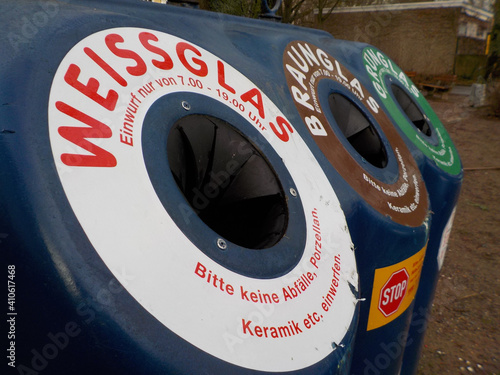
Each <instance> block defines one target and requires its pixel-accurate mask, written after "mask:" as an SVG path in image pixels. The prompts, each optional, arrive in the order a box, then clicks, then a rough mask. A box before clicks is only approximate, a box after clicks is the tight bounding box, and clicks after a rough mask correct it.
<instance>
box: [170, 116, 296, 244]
mask: <svg viewBox="0 0 500 375" xmlns="http://www.w3.org/2000/svg"><path fill="white" fill-rule="evenodd" d="M167 154H168V161H169V164H170V170H171V172H172V174H173V176H174V179H175V181H176V183H177V185H178V186H179V188H180V190H181V191H182V193H183V194H184V197H185V198H186V200H187V201H188V202H189V204H190V206H191V207H192V208H193V210H194V211H195V212H196V213H197V215H198V216H199V217H200V219H201V220H202V221H203V222H204V223H205V224H206V225H208V226H209V227H210V228H211V229H212V230H214V231H215V232H216V233H218V234H219V235H220V236H222V237H224V238H225V239H227V240H229V241H231V242H233V243H235V244H237V245H239V246H243V247H246V248H249V249H265V248H269V247H271V246H273V245H275V244H276V243H277V242H278V241H279V240H280V239H281V238H282V237H283V235H284V233H285V231H286V228H287V224H288V208H287V203H286V196H285V194H284V191H283V188H282V186H281V184H280V182H279V180H278V177H277V175H276V173H275V171H274V170H273V168H272V167H271V165H270V164H269V162H268V161H267V159H266V158H265V157H264V156H263V154H262V153H261V152H260V151H259V150H258V149H257V148H256V147H255V146H254V145H253V144H252V143H251V142H250V141H249V140H248V139H247V138H246V137H244V136H243V135H242V134H241V133H240V132H238V131H237V130H236V128H234V127H233V126H231V125H230V124H229V123H227V122H225V121H223V120H221V119H219V118H216V117H213V116H208V115H189V116H186V117H183V118H181V119H180V120H178V121H177V122H176V123H175V124H174V126H173V127H172V129H171V131H170V133H169V135H168V140H167Z"/></svg>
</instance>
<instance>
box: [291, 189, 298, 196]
mask: <svg viewBox="0 0 500 375" xmlns="http://www.w3.org/2000/svg"><path fill="white" fill-rule="evenodd" d="M290 194H292V196H294V197H296V196H297V190H295V189H294V188H290Z"/></svg>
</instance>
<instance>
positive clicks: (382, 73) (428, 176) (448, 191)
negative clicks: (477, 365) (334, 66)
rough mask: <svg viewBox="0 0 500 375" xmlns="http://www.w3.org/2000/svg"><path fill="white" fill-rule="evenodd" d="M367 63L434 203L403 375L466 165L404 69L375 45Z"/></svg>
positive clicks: (420, 332) (424, 316)
mask: <svg viewBox="0 0 500 375" xmlns="http://www.w3.org/2000/svg"><path fill="white" fill-rule="evenodd" d="M363 61H364V64H365V68H366V71H367V73H369V76H370V79H371V81H372V83H373V86H374V88H375V89H376V91H377V94H378V96H379V99H380V101H381V102H382V104H383V105H384V107H385V108H386V110H387V112H389V113H390V114H391V117H392V118H393V119H394V123H395V124H396V125H397V126H398V128H399V129H400V130H401V132H402V133H404V136H405V137H406V139H407V143H408V144H409V147H410V148H411V149H412V150H413V151H412V154H414V155H415V158H416V159H417V160H418V163H419V168H420V170H421V171H422V176H423V177H424V180H425V184H426V186H427V190H428V192H429V197H430V203H431V213H432V224H431V228H430V232H429V245H428V246H427V254H426V258H425V261H424V266H423V269H422V277H421V281H420V285H419V289H418V292H417V295H416V298H415V306H414V310H413V315H412V321H411V327H410V331H409V335H408V340H407V345H406V349H405V354H404V358H403V367H402V370H401V373H404V374H415V373H416V372H417V365H418V360H419V358H420V354H421V351H422V346H423V340H424V334H425V330H426V328H427V322H428V319H429V315H430V312H431V306H432V300H433V298H434V294H435V289H436V285H437V281H438V276H439V271H440V270H441V267H442V265H443V261H444V257H445V253H446V250H447V247H448V239H449V236H450V231H451V229H452V226H453V219H454V216H455V209H456V205H457V201H458V198H459V194H460V188H461V185H462V179H463V169H462V164H461V161H460V157H459V155H458V152H457V150H456V148H455V146H454V145H453V142H452V140H451V138H450V136H449V134H448V132H447V131H446V129H445V127H444V126H443V124H442V122H441V121H440V119H439V118H438V116H437V115H436V113H435V112H434V110H433V109H432V108H431V106H430V105H429V103H428V102H427V101H426V100H425V98H424V97H423V95H422V93H420V92H419V91H418V89H417V88H416V86H415V85H414V84H413V83H412V82H411V80H410V79H409V78H408V77H407V76H406V75H405V74H404V72H403V71H402V70H401V69H400V68H399V67H398V66H397V65H396V64H395V63H394V62H393V61H392V60H390V58H389V57H387V56H386V55H384V54H383V53H382V52H380V51H378V50H377V49H375V48H372V47H365V49H364V50H363ZM386 64H387V65H388V67H386V66H385V65H386ZM371 72H373V74H372V73H371ZM378 80H380V83H379V82H378ZM378 84H380V86H379V85H378Z"/></svg>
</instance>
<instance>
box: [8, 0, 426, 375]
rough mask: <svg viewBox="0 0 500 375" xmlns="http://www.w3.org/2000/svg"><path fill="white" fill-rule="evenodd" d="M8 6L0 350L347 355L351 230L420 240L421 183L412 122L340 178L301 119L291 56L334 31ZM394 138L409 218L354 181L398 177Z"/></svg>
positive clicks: (136, 362)
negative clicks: (381, 151)
mask: <svg viewBox="0 0 500 375" xmlns="http://www.w3.org/2000/svg"><path fill="white" fill-rule="evenodd" d="M0 7H1V12H0V24H1V25H2V29H3V32H2V36H1V38H0V49H1V51H2V54H1V57H0V77H1V78H0V98H1V100H0V102H1V105H0V118H1V120H2V125H1V127H0V160H2V163H1V165H0V176H1V179H0V240H1V242H0V247H1V251H2V253H3V254H5V255H4V256H3V257H2V263H3V265H4V266H3V267H2V269H3V270H4V272H6V273H7V275H8V277H9V288H10V289H9V298H10V299H9V305H8V308H9V309H8V312H7V315H8V319H9V321H8V322H9V323H8V324H9V346H8V355H9V356H8V361H9V362H8V370H12V373H41V372H46V373H53V374H59V373H71V374H89V373H103V372H110V373H120V374H144V373H151V374H160V373H161V374H197V373H201V372H203V373H207V374H253V373H262V374H265V373H273V374H276V373H287V374H314V375H316V374H332V373H335V374H348V373H349V372H350V365H351V360H352V345H353V342H354V335H355V331H356V327H357V323H358V319H359V316H360V315H359V314H360V303H359V298H360V286H359V276H358V265H357V263H356V261H357V260H356V254H355V251H353V250H356V251H357V249H356V246H357V245H356V244H354V245H353V242H355V241H354V239H355V238H357V239H359V238H360V237H362V235H361V233H362V232H363V231H364V230H363V228H362V226H364V225H368V226H370V228H366V229H367V230H366V231H365V233H366V234H367V235H368V236H373V235H374V234H375V233H376V231H377V230H383V231H384V233H392V234H394V239H395V242H394V244H389V243H388V242H389V241H388V240H384V242H383V243H382V245H381V247H380V248H379V250H377V249H375V250H373V251H382V250H383V249H385V248H386V247H389V246H392V247H391V249H395V248H396V247H398V248H399V247H401V248H403V249H405V250H404V251H403V252H408V253H412V252H414V251H413V250H416V248H417V247H418V250H419V251H420V249H421V248H422V247H423V246H424V243H425V238H426V231H425V229H424V226H423V225H422V222H423V221H424V217H425V216H426V214H425V213H426V210H427V206H426V202H427V201H426V192H425V188H424V186H423V184H421V180H420V176H419V175H418V173H417V172H418V170H417V168H416V167H415V166H414V165H413V161H411V159H410V157H409V153H408V152H407V150H406V149H404V147H403V146H404V144H403V143H400V144H398V147H399V149H398V152H397V153H396V154H394V151H390V152H389V154H388V157H387V159H388V160H389V161H388V164H389V166H388V170H391V173H392V174H391V176H383V175H381V174H380V173H376V172H375V170H374V167H373V168H372V167H367V168H368V169H369V170H370V171H372V170H373V173H368V172H366V176H367V178H369V180H368V181H366V180H359V181H358V182H351V183H346V182H344V181H343V180H342V179H341V178H339V176H340V174H339V173H338V172H337V171H336V170H335V167H336V166H333V165H332V164H331V163H330V161H329V160H328V159H327V158H326V157H325V156H324V155H323V152H322V150H321V149H320V147H319V146H318V144H317V143H316V141H315V140H314V139H313V137H312V135H311V133H310V131H309V127H308V125H307V124H309V125H310V123H307V124H306V123H304V122H303V120H302V118H301V117H300V114H299V112H298V111H297V108H296V106H295V105H294V103H293V102H292V99H291V93H290V91H289V90H288V89H286V88H285V86H286V77H285V69H284V68H285V66H284V65H283V58H284V56H285V55H287V53H288V51H289V49H287V46H288V47H289V48H292V47H293V44H290V43H291V42H293V41H296V40H308V41H309V43H311V45H312V44H315V45H321V43H322V40H323V39H325V38H327V37H328V36H327V34H325V33H323V32H317V31H313V30H307V29H300V28H297V27H293V26H286V25H280V24H277V23H270V22H264V21H258V20H248V19H241V18H237V17H230V16H225V15H221V14H216V13H208V12H202V11H197V10H192V9H184V8H180V7H173V6H169V5H161V4H154V3H147V2H143V1H138V0H137V1H136V0H125V1H111V0H110V1H60V2H59V1H58V2H56V1H50V0H48V1H41V2H39V1H4V2H3V3H2V5H1V6H0ZM320 57H324V56H323V55H321V56H320ZM331 62H332V61H331ZM325 63H326V64H328V63H327V62H326V61H325ZM346 95H347V97H349V95H350V94H346ZM371 105H374V104H373V103H372V104H371ZM316 125H317V124H316ZM342 142H343V141H341V143H342ZM343 144H344V145H345V146H346V147H347V143H346V142H344V143H343ZM391 150H392V149H391ZM344 154H345V155H347V156H348V152H344ZM396 155H397V156H396ZM347 156H346V158H347ZM349 157H350V156H349ZM399 158H401V159H402V160H405V162H406V163H407V164H405V166H406V167H407V170H406V172H407V173H408V176H412V177H413V176H414V177H415V179H416V181H417V183H416V184H415V186H418V188H419V189H420V190H418V191H419V194H420V195H419V197H420V198H419V199H420V200H419V207H420V204H421V206H422V207H423V208H422V209H421V211H419V212H420V213H419V216H418V217H417V218H415V219H409V221H408V222H409V227H408V229H406V227H404V225H403V224H399V223H398V224H397V225H396V224H393V220H391V219H389V218H387V216H386V215H385V214H384V213H383V211H380V210H376V209H372V206H371V204H366V203H365V202H364V198H363V196H369V194H368V192H362V191H360V192H358V191H357V190H355V189H354V188H352V187H350V186H351V185H352V186H356V189H357V188H358V186H363V187H365V188H366V189H367V190H371V191H374V189H375V188H374V187H373V186H372V183H371V182H370V181H372V182H373V183H376V181H382V182H384V183H385V184H386V185H387V186H391V184H394V181H393V180H392V178H393V177H394V176H393V175H394V174H395V172H396V171H398V170H401V168H402V167H401V163H398V162H397V160H399ZM359 160H360V159H359ZM359 160H358V161H357V163H359ZM350 165H354V163H353V162H351V164H350ZM398 168H399V169H398ZM358 169H359V171H361V172H360V173H357V177H358V178H362V176H363V173H364V172H362V171H364V170H365V169H362V168H358ZM372 175H375V176H376V177H369V176H372ZM346 178H347V177H346ZM375 178H376V179H375ZM336 180H338V182H337V181H336ZM386 185H384V187H385V186H386ZM370 186H372V187H370ZM381 186H382V185H381ZM398 186H399V185H398ZM415 186H413V187H411V188H410V189H413V191H414V190H415V189H414V188H415ZM343 187H345V188H346V191H345V192H342V191H340V192H339V190H338V189H339V188H343ZM412 202H413V201H412ZM372 204H373V203H372ZM356 212H359V214H357V213H356ZM365 212H366V214H367V215H366V216H365V215H364V213H365ZM355 213H356V217H359V218H361V217H363V218H364V220H365V221H364V222H362V223H361V224H360V225H361V226H360V227H359V228H356V229H353V223H354V222H355V219H354V216H352V217H349V218H348V217H347V216H348V215H349V216H351V215H354V214H355ZM394 215H395V216H398V215H397V213H396V212H395V213H394ZM400 216H401V220H402V217H406V216H408V217H413V215H400ZM398 220H399V219H398ZM401 228H403V229H404V230H403V232H404V233H402V234H400V233H398V232H397V230H398V229H401ZM413 232H415V233H416V237H415V238H410V237H411V236H410V233H413ZM368 242H371V243H372V248H373V243H374V242H373V237H372V241H369V239H368V238H367V239H366V240H365V242H363V243H361V244H360V245H359V246H360V248H361V247H363V248H364V249H365V250H364V251H365V252H368V250H369V249H368ZM396 243H397V244H396ZM410 243H411V244H410ZM380 249H382V250H380ZM360 251H361V250H360ZM415 252H416V251H415ZM398 256H399V255H398ZM409 256H410V254H401V255H400V257H403V258H406V257H409ZM367 261H368V259H367ZM396 261H399V258H398V259H396V258H394V257H393V256H392V255H386V256H384V258H383V259H381V260H380V261H379V262H378V263H377V264H376V267H377V268H381V267H385V266H386V265H387V264H389V263H391V264H392V263H394V262H396ZM370 267H373V266H370ZM7 275H6V276H7ZM395 281H397V280H396V279H394V282H395ZM370 288H371V286H370ZM397 293H398V298H401V295H402V294H401V293H402V290H401V287H400V288H399V291H398V292H397ZM366 304H367V302H363V303H362V306H363V305H364V306H366ZM361 310H363V311H366V309H364V308H361ZM364 319H365V323H366V317H365V318H364Z"/></svg>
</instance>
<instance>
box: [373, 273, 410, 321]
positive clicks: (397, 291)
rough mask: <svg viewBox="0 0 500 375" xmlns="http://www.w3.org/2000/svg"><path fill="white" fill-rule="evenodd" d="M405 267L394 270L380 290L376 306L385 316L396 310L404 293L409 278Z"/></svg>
mask: <svg viewBox="0 0 500 375" xmlns="http://www.w3.org/2000/svg"><path fill="white" fill-rule="evenodd" d="M409 278H410V277H409V275H408V272H407V271H406V268H403V269H400V270H399V271H396V272H394V273H393V274H392V275H391V276H390V277H389V280H387V282H386V283H385V284H384V286H383V287H382V289H381V290H380V298H379V303H378V308H379V310H380V311H381V312H382V314H384V315H385V316H389V315H392V314H394V313H395V312H396V311H398V309H399V306H400V305H401V302H403V299H404V297H405V295H406V290H407V286H408V280H409Z"/></svg>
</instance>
